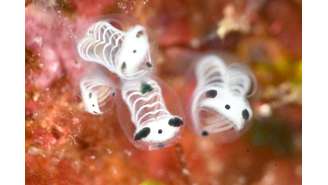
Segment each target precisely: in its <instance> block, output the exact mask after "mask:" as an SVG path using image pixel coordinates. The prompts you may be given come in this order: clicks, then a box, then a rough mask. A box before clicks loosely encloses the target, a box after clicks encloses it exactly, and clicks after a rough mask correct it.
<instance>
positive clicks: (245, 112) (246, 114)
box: [242, 109, 249, 120]
mask: <svg viewBox="0 0 328 185" xmlns="http://www.w3.org/2000/svg"><path fill="white" fill-rule="evenodd" d="M242 116H243V118H244V120H248V118H249V112H248V110H247V109H244V110H243V112H242Z"/></svg>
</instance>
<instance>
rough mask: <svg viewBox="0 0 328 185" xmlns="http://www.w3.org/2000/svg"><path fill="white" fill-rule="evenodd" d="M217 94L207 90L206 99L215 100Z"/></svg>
mask: <svg viewBox="0 0 328 185" xmlns="http://www.w3.org/2000/svg"><path fill="white" fill-rule="evenodd" d="M217 94H218V92H217V91H216V90H213V89H212V90H208V91H206V97H207V98H215V97H216V95H217Z"/></svg>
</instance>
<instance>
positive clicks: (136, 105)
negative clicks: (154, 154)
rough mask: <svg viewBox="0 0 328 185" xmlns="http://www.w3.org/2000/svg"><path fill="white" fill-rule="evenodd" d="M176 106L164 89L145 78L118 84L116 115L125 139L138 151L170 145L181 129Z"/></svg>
mask: <svg viewBox="0 0 328 185" xmlns="http://www.w3.org/2000/svg"><path fill="white" fill-rule="evenodd" d="M168 105H171V106H170V107H168ZM179 105H180V104H179V102H178V100H177V97H176V96H175V94H174V93H173V92H172V91H170V90H169V89H168V87H166V86H165V85H164V84H162V83H159V81H158V80H156V79H154V78H151V77H145V78H143V79H141V80H138V81H124V82H122V88H121V97H120V101H118V106H117V107H118V111H117V112H118V113H119V120H120V123H121V127H122V128H123V130H124V132H125V133H126V135H127V136H128V138H129V140H130V141H131V142H132V143H133V144H134V145H135V146H136V147H138V148H142V149H146V150H153V149H159V148H163V147H167V146H170V145H172V144H173V143H174V142H175V141H176V140H177V137H178V136H179V133H180V130H181V128H182V126H183V120H182V117H181V116H179V112H180V111H181V109H179ZM124 115H129V116H124Z"/></svg>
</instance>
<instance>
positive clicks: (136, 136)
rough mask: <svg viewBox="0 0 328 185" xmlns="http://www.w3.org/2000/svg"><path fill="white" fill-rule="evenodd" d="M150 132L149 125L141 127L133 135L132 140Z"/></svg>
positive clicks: (145, 135) (143, 136)
mask: <svg viewBox="0 0 328 185" xmlns="http://www.w3.org/2000/svg"><path fill="white" fill-rule="evenodd" d="M149 133H150V128H149V127H145V128H143V129H141V130H140V131H139V132H138V133H137V134H136V135H135V136H134V140H136V141H137V140H140V139H142V138H145V137H147V136H148V135H149Z"/></svg>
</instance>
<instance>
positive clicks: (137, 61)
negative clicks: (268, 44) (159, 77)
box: [77, 20, 153, 80]
mask: <svg viewBox="0 0 328 185" xmlns="http://www.w3.org/2000/svg"><path fill="white" fill-rule="evenodd" d="M118 24H119V23H118ZM77 50H78V53H79V55H80V57H81V58H82V59H83V60H85V61H88V62H93V63H98V64H101V65H103V66H105V67H106V68H107V69H108V70H109V71H111V72H112V73H114V74H116V75H118V77H119V78H121V79H126V80H127V79H129V80H131V79H137V78H140V77H142V76H144V75H145V74H147V73H148V72H149V71H151V68H152V66H153V64H152V61H151V57H150V51H149V41H148V36H147V33H146V30H145V28H144V27H143V26H141V25H133V26H131V27H129V28H128V29H127V30H126V31H124V30H121V29H119V28H117V27H115V26H114V25H113V24H112V23H111V22H109V21H105V20H101V21H98V22H96V23H94V24H92V25H91V26H90V27H89V29H88V30H87V32H86V33H85V35H84V36H83V37H82V38H81V39H80V40H79V42H78V46H77Z"/></svg>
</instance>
